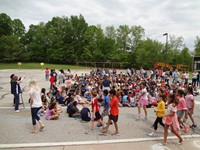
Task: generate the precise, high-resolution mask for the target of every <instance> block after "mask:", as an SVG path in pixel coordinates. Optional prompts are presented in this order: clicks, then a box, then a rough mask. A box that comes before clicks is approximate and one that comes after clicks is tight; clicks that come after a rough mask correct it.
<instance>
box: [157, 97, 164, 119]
mask: <svg viewBox="0 0 200 150" xmlns="http://www.w3.org/2000/svg"><path fill="white" fill-rule="evenodd" d="M164 114H165V103H164V102H163V101H160V102H159V103H158V106H157V112H156V116H157V117H162V115H164Z"/></svg>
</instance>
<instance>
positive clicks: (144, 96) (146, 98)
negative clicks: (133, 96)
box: [141, 88, 148, 100]
mask: <svg viewBox="0 0 200 150" xmlns="http://www.w3.org/2000/svg"><path fill="white" fill-rule="evenodd" d="M141 92H142V93H144V95H143V96H142V97H141V98H143V99H145V100H148V96H147V89H146V88H144V89H142V91H141Z"/></svg>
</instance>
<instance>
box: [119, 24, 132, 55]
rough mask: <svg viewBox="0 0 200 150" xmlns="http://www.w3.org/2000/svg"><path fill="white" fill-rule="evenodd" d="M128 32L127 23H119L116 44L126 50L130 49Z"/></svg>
mask: <svg viewBox="0 0 200 150" xmlns="http://www.w3.org/2000/svg"><path fill="white" fill-rule="evenodd" d="M130 33H131V31H130V29H129V26H128V25H120V26H119V28H118V29H117V44H118V48H119V49H120V50H122V51H127V50H129V49H130V44H131V39H130Z"/></svg>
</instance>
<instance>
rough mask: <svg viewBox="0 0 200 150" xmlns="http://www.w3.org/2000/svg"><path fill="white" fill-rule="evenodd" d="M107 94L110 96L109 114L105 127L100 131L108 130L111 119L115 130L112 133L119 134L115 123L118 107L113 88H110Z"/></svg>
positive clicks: (105, 131)
mask: <svg viewBox="0 0 200 150" xmlns="http://www.w3.org/2000/svg"><path fill="white" fill-rule="evenodd" d="M109 94H110V97H111V98H110V99H112V100H111V102H109V104H110V116H109V119H108V123H107V126H106V127H105V129H103V130H102V133H107V132H108V128H109V126H110V122H111V120H113V122H114V125H115V132H114V133H113V134H112V135H119V130H118V124H117V121H118V115H119V109H118V99H117V97H116V91H115V90H114V89H111V90H110V91H109Z"/></svg>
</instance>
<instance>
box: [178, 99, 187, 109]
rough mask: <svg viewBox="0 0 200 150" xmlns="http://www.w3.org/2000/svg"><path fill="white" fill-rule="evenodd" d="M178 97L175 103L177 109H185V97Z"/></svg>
mask: <svg viewBox="0 0 200 150" xmlns="http://www.w3.org/2000/svg"><path fill="white" fill-rule="evenodd" d="M178 99H179V103H178V105H177V110H178V111H179V110H187V107H186V102H185V99H184V98H183V97H179V98H178Z"/></svg>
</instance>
